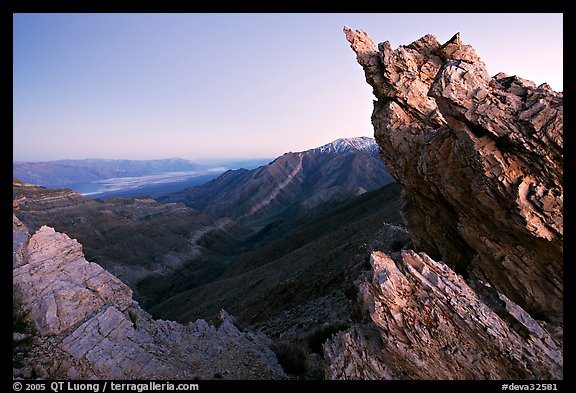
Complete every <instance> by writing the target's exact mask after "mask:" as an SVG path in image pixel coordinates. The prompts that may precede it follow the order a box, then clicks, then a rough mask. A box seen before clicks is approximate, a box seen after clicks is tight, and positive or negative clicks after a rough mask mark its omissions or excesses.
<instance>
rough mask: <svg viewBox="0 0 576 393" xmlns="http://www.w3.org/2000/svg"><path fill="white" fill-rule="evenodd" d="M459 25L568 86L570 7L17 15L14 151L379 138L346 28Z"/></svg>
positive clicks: (521, 68)
mask: <svg viewBox="0 0 576 393" xmlns="http://www.w3.org/2000/svg"><path fill="white" fill-rule="evenodd" d="M345 24H346V25H348V26H350V27H352V28H359V29H362V30H365V31H366V32H367V33H368V34H369V35H370V36H371V37H372V38H373V39H374V40H375V41H376V42H382V41H385V40H388V41H390V42H391V44H392V46H393V47H394V48H395V47H397V46H398V45H407V44H409V43H411V42H412V41H414V40H416V39H418V38H420V37H421V36H423V35H425V34H428V33H430V34H434V35H435V36H436V37H437V38H438V39H439V40H440V41H441V42H445V41H446V40H448V39H449V38H450V37H451V36H452V35H453V34H454V33H456V32H458V31H460V32H461V36H462V40H463V41H464V43H467V44H471V45H472V46H474V48H475V49H476V51H477V53H478V55H479V56H480V57H481V58H482V60H483V61H484V62H485V63H486V65H487V67H488V72H489V73H490V74H491V75H494V74H496V73H498V72H500V71H502V72H506V73H508V74H511V75H513V74H515V75H518V76H520V77H522V78H525V79H529V80H532V81H534V82H536V83H537V84H540V83H542V82H547V83H548V84H550V85H551V86H552V88H553V89H555V90H557V91H562V90H563V85H562V83H563V75H562V73H563V69H562V66H563V57H562V55H563V50H562V48H563V35H562V31H563V16H562V14H530V13H527V14H453V13H449V14H343V13H326V14H323V13H318V14H15V15H14V59H13V64H14V75H13V81H14V93H13V97H14V104H13V120H14V128H13V135H14V145H13V152H14V160H23V161H43V160H55V159H64V158H126V159H153V158H168V157H182V158H188V159H201V158H207V157H233V158H256V157H270V158H272V157H276V156H278V155H281V154H282V153H284V152H287V151H300V150H306V149H309V148H313V147H316V146H319V145H322V144H324V143H327V142H330V141H332V140H335V139H337V138H340V137H352V136H362V135H367V136H372V135H373V130H372V125H371V123H370V115H371V112H372V99H373V96H372V93H371V88H370V86H369V85H368V84H367V83H366V82H365V80H364V74H363V71H362V69H361V67H360V66H359V65H358V64H357V63H356V59H355V55H354V53H353V52H352V50H351V49H350V46H349V44H348V42H347V41H346V39H345V37H344V33H343V32H342V27H343V26H344V25H345Z"/></svg>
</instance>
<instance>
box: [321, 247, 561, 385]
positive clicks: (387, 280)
mask: <svg viewBox="0 0 576 393" xmlns="http://www.w3.org/2000/svg"><path fill="white" fill-rule="evenodd" d="M370 262H371V264H372V273H371V274H369V275H368V277H367V278H366V279H365V280H362V281H361V282H360V284H359V295H358V296H359V299H360V302H359V304H361V305H362V307H363V309H362V310H361V312H362V314H363V315H364V318H363V319H364V321H365V324H364V325H359V326H356V327H355V328H354V329H353V330H352V331H349V332H346V333H340V334H339V335H337V336H336V338H335V339H334V340H332V341H329V342H328V343H327V345H326V346H325V348H324V350H325V357H326V358H328V359H330V362H329V363H328V366H327V370H326V373H327V375H326V377H327V378H329V379H380V378H384V379H412V378H418V379H558V378H562V363H563V361H562V349H561V347H560V345H559V344H558V343H557V342H556V341H555V340H554V338H552V336H551V335H550V333H548V332H547V331H546V330H545V329H544V328H543V327H542V326H541V325H540V323H538V322H537V321H535V320H534V319H533V318H531V317H530V315H528V313H527V312H526V311H524V310H522V308H520V307H518V306H517V305H516V304H514V303H513V302H511V301H510V300H509V299H508V298H506V296H504V295H502V294H500V293H498V292H497V291H496V290H494V289H493V288H490V287H485V286H483V285H481V284H477V285H476V286H475V288H474V289H472V288H471V287H470V286H469V285H468V284H467V283H466V282H465V280H464V279H463V278H462V277H461V276H458V275H457V274H456V273H454V272H453V271H452V270H451V269H450V268H449V267H448V266H446V265H445V264H444V263H441V262H436V261H434V260H432V259H431V258H430V257H429V256H427V255H426V254H424V253H419V254H417V253H416V252H414V251H412V250H404V251H401V252H396V253H390V254H385V253H382V252H374V253H372V256H371V259H370ZM370 320H371V321H373V323H374V324H375V325H376V327H377V328H376V329H375V328H374V326H370V325H369V324H368V325H366V322H368V321H370Z"/></svg>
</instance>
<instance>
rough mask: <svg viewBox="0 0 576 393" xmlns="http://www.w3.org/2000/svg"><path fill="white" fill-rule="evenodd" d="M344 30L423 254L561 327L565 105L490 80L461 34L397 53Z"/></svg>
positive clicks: (506, 79) (508, 79)
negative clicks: (372, 97) (369, 88)
mask: <svg viewBox="0 0 576 393" xmlns="http://www.w3.org/2000/svg"><path fill="white" fill-rule="evenodd" d="M344 31H345V34H346V38H347V39H348V41H349V42H350V44H351V47H352V49H353V50H354V51H355V52H356V55H357V59H358V62H359V63H360V65H362V67H363V68H364V71H365V74H366V80H367V81H368V83H369V84H370V85H371V86H372V87H373V89H374V95H375V96H376V97H377V101H375V102H374V111H373V114H372V123H373V125H374V129H375V137H376V140H377V142H378V145H379V147H380V154H381V157H382V158H383V160H384V162H385V164H386V166H387V168H388V169H389V170H390V172H391V174H392V175H393V176H394V177H395V179H396V181H397V182H399V183H400V184H401V185H402V187H403V190H404V195H403V206H404V207H403V216H404V219H405V221H406V223H407V225H408V229H409V232H410V235H411V237H412V240H413V241H414V245H415V249H416V250H418V251H423V252H426V253H427V254H428V255H430V257H432V258H433V259H436V260H442V261H444V262H446V263H447V264H449V265H450V266H451V267H453V268H454V270H455V271H456V272H458V273H460V274H463V275H469V276H471V277H476V278H479V279H481V280H483V281H485V282H487V283H490V284H491V285H492V286H493V287H495V288H496V289H497V290H498V291H500V292H502V293H503V294H504V295H506V297H508V298H509V299H511V300H512V301H513V302H515V303H517V304H519V305H520V306H521V307H522V308H524V309H525V310H526V311H528V312H529V313H530V314H531V315H532V316H534V317H537V318H538V319H544V320H546V321H549V322H554V323H562V316H563V315H562V303H563V288H562V275H563V269H562V247H563V180H562V177H563V166H562V160H563V155H562V154H563V153H562V148H563V138H562V121H563V94H562V93H556V92H554V91H552V90H551V89H550V88H549V87H548V86H547V85H545V84H543V85H541V86H536V85H535V84H534V83H532V82H530V81H527V80H524V79H521V78H519V77H516V76H506V75H503V74H498V75H496V76H495V77H493V78H491V77H490V76H489V75H488V73H487V72H486V68H485V65H484V63H483V62H482V61H481V60H480V58H479V57H478V56H477V55H476V53H475V52H474V50H473V49H472V48H471V47H470V46H468V45H464V44H462V42H461V39H460V35H459V34H457V35H455V36H454V37H453V38H452V39H451V40H450V41H449V42H447V43H446V44H444V45H441V44H440V43H439V42H438V41H437V40H436V38H435V37H434V36H432V35H426V36H424V37H422V38H420V39H419V40H417V41H415V42H413V43H412V44H410V45H407V46H400V47H398V48H397V49H394V50H393V49H392V48H391V46H390V44H389V43H388V42H384V43H383V44H380V45H378V47H377V46H376V45H375V44H374V42H373V41H372V40H371V39H370V37H368V35H367V34H366V33H365V32H363V31H361V30H351V29H350V28H347V27H345V29H344Z"/></svg>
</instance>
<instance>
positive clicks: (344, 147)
mask: <svg viewBox="0 0 576 393" xmlns="http://www.w3.org/2000/svg"><path fill="white" fill-rule="evenodd" d="M314 150H315V151H317V152H319V153H344V152H347V151H350V150H364V151H366V152H374V151H378V145H377V144H376V140H375V139H374V138H370V137H367V136H360V137H356V138H340V139H337V140H335V141H334V142H331V143H328V144H326V145H324V146H320V147H317V148H316V149H314Z"/></svg>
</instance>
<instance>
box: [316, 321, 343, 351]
mask: <svg viewBox="0 0 576 393" xmlns="http://www.w3.org/2000/svg"><path fill="white" fill-rule="evenodd" d="M349 327H350V325H348V324H347V323H346V322H337V323H333V324H330V325H327V326H323V327H321V328H319V329H317V330H316V331H315V332H314V333H312V334H311V335H310V337H309V338H308V347H309V348H310V351H311V352H313V353H317V354H319V355H320V356H322V357H324V350H323V349H322V344H324V343H325V342H326V340H328V339H329V338H330V337H332V335H333V334H334V333H338V332H339V331H342V330H346V329H348V328H349Z"/></svg>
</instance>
